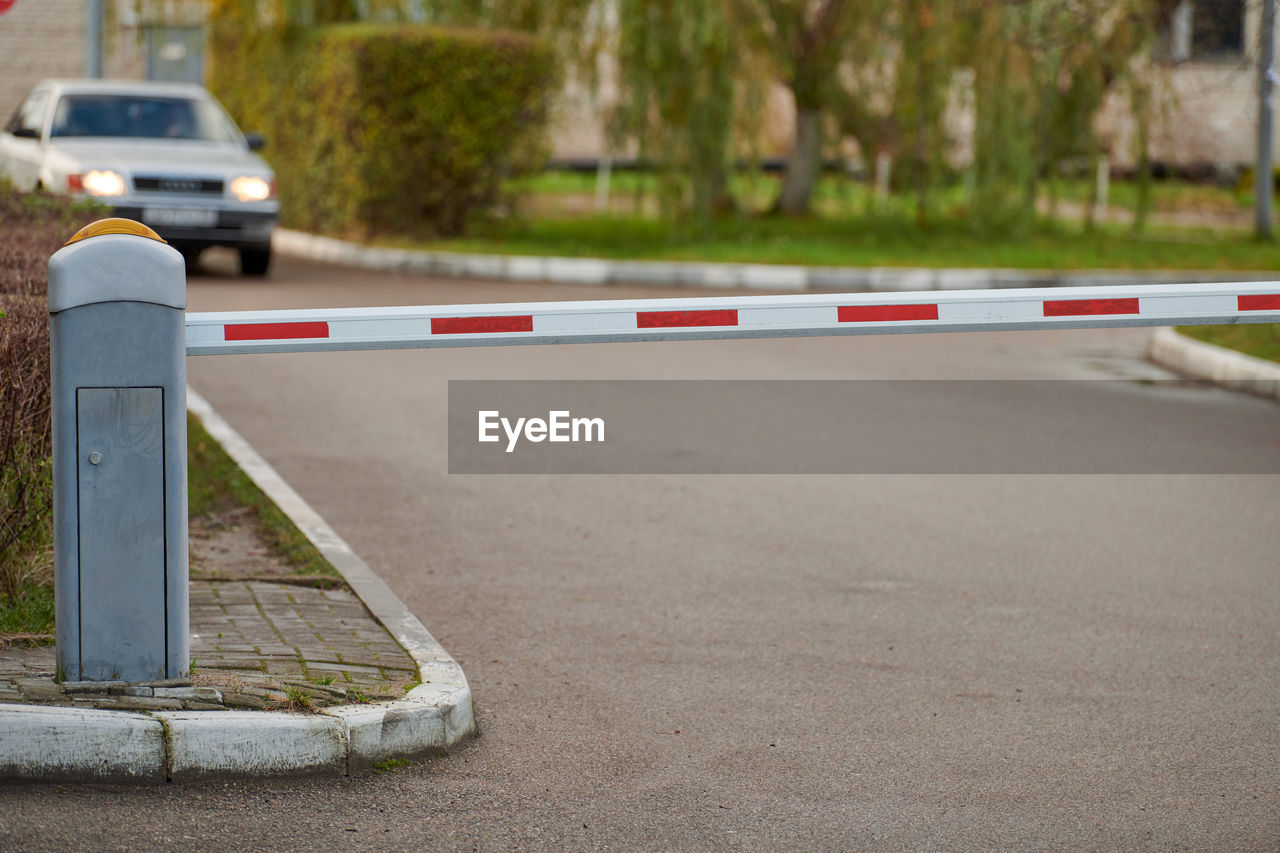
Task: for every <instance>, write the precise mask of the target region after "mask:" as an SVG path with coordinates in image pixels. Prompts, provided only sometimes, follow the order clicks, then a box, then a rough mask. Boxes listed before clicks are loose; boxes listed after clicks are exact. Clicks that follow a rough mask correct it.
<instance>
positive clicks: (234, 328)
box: [222, 322, 329, 341]
mask: <svg viewBox="0 0 1280 853" xmlns="http://www.w3.org/2000/svg"><path fill="white" fill-rule="evenodd" d="M327 337H329V324H328V323H324V322H312V323H237V324H235V325H231V326H224V327H223V330H222V339H223V340H224V341H271V340H284V339H292V338H327Z"/></svg>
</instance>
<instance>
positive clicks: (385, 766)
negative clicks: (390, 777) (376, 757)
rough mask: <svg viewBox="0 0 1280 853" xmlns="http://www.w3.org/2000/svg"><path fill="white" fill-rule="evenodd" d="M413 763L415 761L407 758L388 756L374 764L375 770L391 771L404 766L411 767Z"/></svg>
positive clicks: (376, 771)
mask: <svg viewBox="0 0 1280 853" xmlns="http://www.w3.org/2000/svg"><path fill="white" fill-rule="evenodd" d="M412 764H413V762H412V761H410V760H409V759H407V758H388V759H387V760H386V761H379V762H378V763H377V764H375V765H373V772H374V773H389V772H391V771H392V770H400V769H402V768H404V767H409V766H411V765H412Z"/></svg>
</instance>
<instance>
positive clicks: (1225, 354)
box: [1147, 328, 1280, 400]
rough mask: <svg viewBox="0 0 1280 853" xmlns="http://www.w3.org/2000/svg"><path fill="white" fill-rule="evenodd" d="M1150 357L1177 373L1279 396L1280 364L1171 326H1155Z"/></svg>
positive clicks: (1251, 392)
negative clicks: (1189, 334)
mask: <svg viewBox="0 0 1280 853" xmlns="http://www.w3.org/2000/svg"><path fill="white" fill-rule="evenodd" d="M1147 357H1148V358H1150V359H1151V360H1152V361H1154V362H1155V363H1156V364H1159V365H1161V366H1163V367H1167V368H1169V369H1170V370H1172V371H1174V372H1176V373H1181V374H1184V375H1186V376H1192V377H1195V378H1197V379H1208V380H1210V381H1211V382H1214V383H1215V384H1217V385H1221V386H1222V387H1224V388H1230V389H1231V390H1233V391H1243V392H1246V393H1249V394H1256V395H1258V396H1260V397H1269V398H1271V399H1273V400H1280V364H1275V363H1274V362H1270V361H1265V360H1263V359H1260V358H1254V357H1253V356H1250V355H1245V354H1244V353H1241V352H1236V351H1235V350H1229V349H1224V348H1223V347H1218V346H1214V345H1213V344H1207V343H1204V342H1203V341H1197V340H1194V339H1192V338H1189V337H1187V336H1186V335H1182V334H1179V333H1178V332H1177V330H1175V329H1172V328H1162V329H1156V333H1155V334H1154V335H1152V337H1151V342H1150V343H1149V344H1148V346H1147Z"/></svg>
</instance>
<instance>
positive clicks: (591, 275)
mask: <svg viewBox="0 0 1280 853" xmlns="http://www.w3.org/2000/svg"><path fill="white" fill-rule="evenodd" d="M271 245H272V248H273V249H274V250H275V251H277V252H279V253H281V254H284V255H293V256H296V257H301V258H308V259H310V260H314V261H324V262H326V263H333V264H341V265H343V266H352V267H361V268H363V269H372V270H380V271H382V272H399V273H407V274H415V275H431V276H441V277H444V278H483V279H490V280H493V279H499V280H507V281H542V282H554V283H558V284H591V285H615V284H654V285H669V286H678V287H696V288H713V289H724V288H741V289H758V290H770V291H796V292H798V291H807V290H818V291H822V290H838V291H846V292H853V291H892V292H899V291H920V290H987V289H995V288H1005V287H1085V286H1089V285H1106V284H1179V283H1184V282H1215V281H1268V280H1270V279H1271V278H1272V277H1273V276H1272V274H1271V273H1268V272H1257V273H1250V272H1235V273H1228V274H1226V275H1224V274H1223V273H1222V272H1221V271H1205V272H1200V271H1185V270H1161V271H1133V272H1127V271H1117V270H1074V271H1058V270H1019V269H930V268H919V269H917V268H905V267H810V266H788V265H783V264H716V263H702V262H694V261H626V260H622V261H614V260H607V259H604V258H566V257H554V256H551V257H528V256H520V255H470V254H463V253H460V252H432V251H427V250H419V249H384V248H379V247H376V246H362V245H360V244H358V243H348V242H346V241H343V240H336V239H334V238H332V237H320V236H317V235H315V234H306V233H304V232H301V231H292V230H289V229H287V228H277V229H276V230H275V232H274V234H273V236H272V238H271Z"/></svg>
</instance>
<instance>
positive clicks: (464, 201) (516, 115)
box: [208, 20, 557, 237]
mask: <svg viewBox="0 0 1280 853" xmlns="http://www.w3.org/2000/svg"><path fill="white" fill-rule="evenodd" d="M231 23H235V22H229V21H221V22H220V21H218V20H215V21H213V27H212V37H211V38H212V46H211V58H212V69H211V73H210V76H209V81H208V82H209V87H210V89H211V90H212V91H213V92H214V94H216V95H217V96H218V97H219V98H220V99H221V100H222V102H223V103H224V104H225V105H226V106H227V108H228V110H229V111H230V112H231V114H232V115H233V116H234V117H235V118H236V120H237V121H238V122H239V123H240V124H241V126H242V127H244V128H245V129H246V130H252V131H257V132H261V133H263V134H264V135H265V136H266V137H267V139H268V146H267V148H266V150H265V151H264V152H263V153H264V156H266V158H267V159H268V161H269V162H270V163H271V164H272V167H273V168H274V169H275V170H276V172H277V179H278V181H279V185H280V203H281V222H282V224H285V225H287V226H290V227H294V228H300V229H304V230H310V231H316V232H321V233H328V234H333V235H336V236H355V237H361V236H369V235H370V234H373V233H392V234H411V235H415V236H421V235H431V234H436V235H442V236H443V235H447V236H453V235H457V234H460V233H462V232H463V231H464V230H465V228H466V227H467V225H468V224H469V223H470V222H471V221H473V220H474V219H476V218H477V217H479V216H482V215H484V214H486V213H491V212H493V211H494V209H495V207H496V206H497V205H498V203H499V202H501V201H502V192H503V183H504V181H505V180H506V179H508V178H512V177H517V176H520V175H524V174H528V173H530V172H532V171H534V170H536V169H537V168H539V167H540V166H541V164H542V162H543V160H544V158H545V143H544V140H545V136H546V132H545V131H546V124H547V119H548V112H549V103H550V100H549V99H550V94H551V93H552V92H554V91H555V90H556V86H557V72H556V65H555V61H554V56H553V53H552V51H551V50H550V49H549V48H548V47H547V46H545V45H544V44H542V43H541V42H539V41H537V40H535V39H533V38H531V37H529V36H525V35H521V34H517V33H509V32H501V31H475V30H455V29H443V28H434V27H423V26H414V25H394V26H393V25H371V24H351V25H340V26H330V27H320V28H310V29H301V28H290V29H285V28H266V29H259V30H257V31H256V32H246V29H245V28H244V27H243V26H239V25H236V26H231V25H230V24H231Z"/></svg>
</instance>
